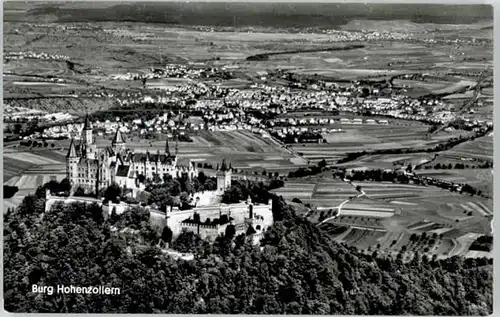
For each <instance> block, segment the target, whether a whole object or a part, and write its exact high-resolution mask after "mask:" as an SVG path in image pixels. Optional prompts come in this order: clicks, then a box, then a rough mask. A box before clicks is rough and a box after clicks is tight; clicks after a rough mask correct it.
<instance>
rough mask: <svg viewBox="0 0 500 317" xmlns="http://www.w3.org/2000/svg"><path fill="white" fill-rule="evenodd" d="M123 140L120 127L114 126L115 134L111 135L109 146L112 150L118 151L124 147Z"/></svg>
mask: <svg viewBox="0 0 500 317" xmlns="http://www.w3.org/2000/svg"><path fill="white" fill-rule="evenodd" d="M125 145H126V144H125V140H124V139H123V135H122V133H121V131H120V127H118V128H116V132H115V136H114V137H113V140H112V141H111V146H112V147H113V150H115V151H117V152H120V151H122V150H124V149H125Z"/></svg>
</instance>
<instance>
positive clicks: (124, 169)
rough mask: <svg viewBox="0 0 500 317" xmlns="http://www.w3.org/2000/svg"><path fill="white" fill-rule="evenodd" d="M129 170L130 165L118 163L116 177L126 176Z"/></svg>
mask: <svg viewBox="0 0 500 317" xmlns="http://www.w3.org/2000/svg"><path fill="white" fill-rule="evenodd" d="M129 171H130V165H120V166H118V168H117V169H116V176H118V177H127V176H128V173H129Z"/></svg>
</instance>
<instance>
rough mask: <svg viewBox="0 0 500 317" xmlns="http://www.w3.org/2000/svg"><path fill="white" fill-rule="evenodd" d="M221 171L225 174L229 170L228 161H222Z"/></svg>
mask: <svg viewBox="0 0 500 317" xmlns="http://www.w3.org/2000/svg"><path fill="white" fill-rule="evenodd" d="M220 170H221V171H223V172H225V171H226V170H227V166H226V159H222V164H221V166H220Z"/></svg>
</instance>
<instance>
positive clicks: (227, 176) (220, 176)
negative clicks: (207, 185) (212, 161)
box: [217, 159, 232, 192]
mask: <svg viewBox="0 0 500 317" xmlns="http://www.w3.org/2000/svg"><path fill="white" fill-rule="evenodd" d="M231 175H232V171H231V169H230V168H228V167H227V165H226V160H225V159H223V160H222V163H221V165H220V168H219V169H218V171H217V190H218V191H220V192H224V191H225V190H226V189H227V188H229V187H231Z"/></svg>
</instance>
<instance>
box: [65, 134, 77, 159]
mask: <svg viewBox="0 0 500 317" xmlns="http://www.w3.org/2000/svg"><path fill="white" fill-rule="evenodd" d="M72 157H77V155H76V148H75V140H74V139H73V138H71V143H70V145H69V150H68V154H67V155H66V158H72Z"/></svg>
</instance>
